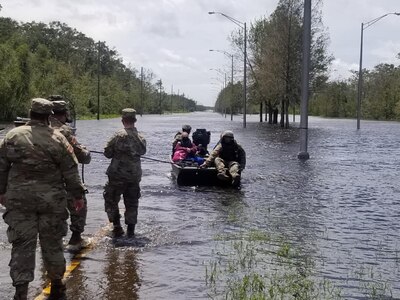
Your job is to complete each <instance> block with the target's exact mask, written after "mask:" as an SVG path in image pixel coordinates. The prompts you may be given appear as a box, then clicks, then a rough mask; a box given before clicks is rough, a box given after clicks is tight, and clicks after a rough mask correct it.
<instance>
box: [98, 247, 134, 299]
mask: <svg viewBox="0 0 400 300" xmlns="http://www.w3.org/2000/svg"><path fill="white" fill-rule="evenodd" d="M106 251H107V253H106V260H107V262H106V264H105V266H104V270H103V272H104V274H105V275H106V277H105V282H103V283H102V285H103V287H104V289H105V290H104V296H103V297H102V299H109V300H115V299H132V300H135V299H139V296H138V290H139V288H140V285H141V282H140V277H139V273H138V269H139V265H138V263H137V253H136V251H135V250H134V249H129V248H128V249H115V248H112V247H108V248H107V250H106Z"/></svg>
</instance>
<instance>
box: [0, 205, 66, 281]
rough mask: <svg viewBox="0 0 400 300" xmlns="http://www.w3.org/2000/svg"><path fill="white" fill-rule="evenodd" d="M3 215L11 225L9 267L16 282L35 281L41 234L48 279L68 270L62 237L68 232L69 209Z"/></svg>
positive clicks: (9, 230) (8, 234) (8, 212)
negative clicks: (38, 243)
mask: <svg viewBox="0 0 400 300" xmlns="http://www.w3.org/2000/svg"><path fill="white" fill-rule="evenodd" d="M3 218H4V221H5V222H6V223H7V224H8V226H9V227H8V229H7V237H8V241H9V242H10V243H12V250H11V260H10V263H9V266H10V275H11V279H12V281H13V285H14V286H16V285H19V284H23V283H28V282H31V281H33V279H34V271H35V255H36V246H37V238H38V235H39V241H40V247H41V249H42V256H43V263H44V267H45V269H46V271H47V275H48V277H49V279H50V280H54V279H62V278H63V276H64V272H65V259H64V252H63V250H64V249H63V242H62V238H63V236H65V235H66V234H67V222H66V219H67V218H68V213H67V211H65V213H61V214H60V213H58V214H54V213H53V214H52V213H38V212H36V211H20V210H8V211H6V212H5V213H4V215H3Z"/></svg>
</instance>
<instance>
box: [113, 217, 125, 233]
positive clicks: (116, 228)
mask: <svg viewBox="0 0 400 300" xmlns="http://www.w3.org/2000/svg"><path fill="white" fill-rule="evenodd" d="M113 224H114V229H113V234H114V237H116V238H117V237H121V236H122V235H123V234H124V230H123V229H122V226H121V222H120V220H119V218H115V219H114V221H113Z"/></svg>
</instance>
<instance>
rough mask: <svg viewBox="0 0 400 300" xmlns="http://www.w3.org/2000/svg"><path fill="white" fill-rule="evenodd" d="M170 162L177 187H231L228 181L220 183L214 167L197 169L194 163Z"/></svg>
mask: <svg viewBox="0 0 400 300" xmlns="http://www.w3.org/2000/svg"><path fill="white" fill-rule="evenodd" d="M170 160H171V166H172V174H173V176H174V177H175V178H176V182H177V184H178V185H183V186H232V184H231V182H230V181H222V180H220V179H218V178H217V174H218V172H217V169H216V168H215V167H208V168H199V166H198V164H197V163H196V162H192V161H185V160H184V161H182V162H176V163H175V162H173V161H172V159H170Z"/></svg>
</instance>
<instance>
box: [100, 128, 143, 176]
mask: <svg viewBox="0 0 400 300" xmlns="http://www.w3.org/2000/svg"><path fill="white" fill-rule="evenodd" d="M144 154H146V140H145V139H144V137H143V136H142V135H140V134H139V133H138V131H137V129H136V128H124V129H121V130H119V131H117V132H116V133H115V134H114V135H113V136H112V137H111V139H110V140H109V141H108V143H107V145H106V147H105V148H104V155H105V156H106V157H107V158H111V159H112V160H111V163H110V165H109V167H108V169H107V175H108V177H109V178H110V179H113V180H118V181H123V182H138V181H140V179H141V177H142V168H141V164H140V156H141V155H144Z"/></svg>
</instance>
